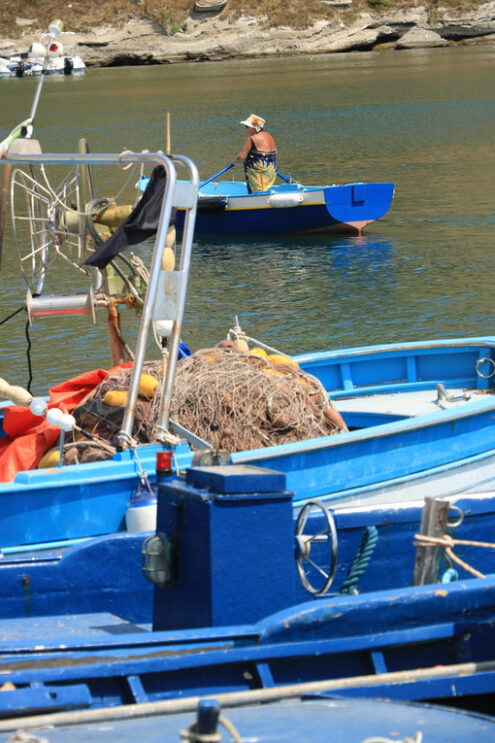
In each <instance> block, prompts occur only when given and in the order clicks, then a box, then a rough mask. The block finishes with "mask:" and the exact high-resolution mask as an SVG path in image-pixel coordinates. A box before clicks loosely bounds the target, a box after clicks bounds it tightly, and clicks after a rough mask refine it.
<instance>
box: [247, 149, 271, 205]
mask: <svg viewBox="0 0 495 743" xmlns="http://www.w3.org/2000/svg"><path fill="white" fill-rule="evenodd" d="M251 142H252V146H251V151H250V152H249V153H248V156H247V157H246V159H245V160H244V172H245V174H246V183H247V187H248V193H253V191H267V190H268V189H269V188H271V186H273V184H274V183H275V180H276V178H277V152H276V151H274V152H259V151H258V150H257V149H256V145H255V144H254V142H253V141H252V140H251Z"/></svg>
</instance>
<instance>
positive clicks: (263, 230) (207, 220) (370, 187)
mask: <svg viewBox="0 0 495 743" xmlns="http://www.w3.org/2000/svg"><path fill="white" fill-rule="evenodd" d="M288 194H289V195H292V194H293V195H294V196H295V197H300V198H301V199H302V201H300V202H297V203H295V204H294V205H293V206H285V205H284V206H282V207H281V206H278V205H277V202H276V201H274V199H273V197H274V196H275V197H278V196H279V197H282V199H283V197H284V196H287V195H288ZM393 195H394V184H393V183H353V184H347V185H345V186H324V187H298V186H297V185H288V184H284V185H280V186H274V187H272V188H271V189H270V191H267V192H261V193H258V194H248V193H247V190H246V186H245V184H243V183H235V182H232V181H222V182H220V183H209V184H208V185H207V186H205V187H204V188H203V189H201V191H200V197H199V199H198V212H197V215H196V227H195V234H196V235H202V234H216V235H244V236H260V235H267V236H268V235H297V234H313V233H339V234H346V233H347V234H360V233H361V231H362V230H363V229H364V228H365V227H366V226H367V225H368V224H370V223H371V222H374V221H375V220H377V219H380V218H381V217H383V216H384V215H385V214H386V213H387V212H388V210H389V208H390V205H391V203H392V199H393ZM202 197H203V198H202ZM204 197H206V198H204ZM212 197H214V198H217V199H218V201H217V206H218V208H216V209H215V208H214V204H213V206H212V205H211V198H212ZM282 203H284V202H283V201H282ZM207 204H208V206H207ZM183 224H184V212H183V211H181V210H179V211H178V214H177V221H176V225H177V228H178V229H179V230H180V229H182V227H183Z"/></svg>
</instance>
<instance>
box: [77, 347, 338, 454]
mask: <svg viewBox="0 0 495 743" xmlns="http://www.w3.org/2000/svg"><path fill="white" fill-rule="evenodd" d="M232 346H233V344H232ZM232 346H227V347H219V346H216V347H214V348H209V349H202V350H199V351H196V352H195V353H194V354H193V355H192V356H190V357H188V358H186V359H183V360H181V361H179V362H178V364H177V373H176V377H175V384H174V394H173V398H172V405H171V410H170V417H171V418H172V419H173V420H175V421H177V422H178V423H180V424H181V425H182V426H183V427H185V428H187V429H188V430H190V431H191V432H192V433H194V434H195V435H196V436H199V437H200V438H201V439H203V440H204V441H207V442H209V443H210V444H211V445H212V446H215V445H216V444H217V443H218V444H219V445H220V448H221V449H223V450H225V451H228V452H236V451H243V450H248V449H258V448H262V447H267V446H274V445H278V444H286V443H290V442H293V441H301V440H304V439H310V438H316V437H320V436H328V435H331V434H334V433H338V432H341V431H343V430H346V427H345V424H344V422H343V421H342V419H341V418H340V416H339V414H338V413H337V411H335V409H334V407H333V405H332V402H331V401H330V399H329V398H328V395H327V393H326V392H325V390H324V388H323V387H322V385H321V384H320V382H319V381H318V380H317V379H316V378H315V377H312V376H311V375H309V374H307V373H305V372H303V371H302V370H301V369H300V368H299V366H298V365H297V364H296V363H295V362H293V361H292V360H291V359H289V358H288V357H284V356H280V355H271V356H264V355H257V354H256V353H253V352H251V353H246V352H241V351H237V350H236V349H235V348H234V347H232ZM131 373H132V370H131V369H120V370H118V371H117V372H116V373H114V374H112V375H110V376H108V377H107V378H106V379H105V380H104V381H103V382H102V383H101V384H100V385H99V386H98V387H96V388H95V389H94V390H93V391H92V392H91V393H90V395H88V397H87V398H86V399H85V400H84V401H83V402H82V404H81V405H80V406H79V407H78V408H76V410H75V411H74V416H75V418H76V422H77V424H78V426H80V427H81V428H82V429H85V430H88V431H90V432H92V433H93V434H96V435H97V436H98V438H100V439H102V440H104V441H106V442H108V443H113V441H114V438H115V435H116V434H117V433H118V431H119V430H120V428H121V424H122V418H123V414H124V407H123V406H111V405H108V404H106V403H105V402H104V397H105V394H106V393H107V392H109V391H110V390H123V391H125V390H128V388H129V382H130V378H131ZM143 373H145V374H149V375H151V376H153V377H155V378H156V379H157V380H158V381H159V382H161V379H162V362H161V361H151V362H147V363H145V364H144V368H143ZM157 389H158V390H159V387H158V388H157ZM159 411H160V395H159V393H158V392H157V393H156V394H155V395H154V396H153V397H152V398H151V399H145V398H143V397H142V396H140V397H139V398H138V402H137V405H136V412H135V420H134V427H133V432H132V436H133V438H134V439H135V441H136V442H137V443H139V444H141V443H147V442H151V441H153V439H154V432H155V428H156V425H157V423H158V418H159ZM212 423H215V424H217V426H218V432H217V434H216V435H215V437H216V436H218V441H217V440H216V438H215V439H214V434H213V433H212V428H211V426H212ZM82 448H83V449H84V451H83V452H80V453H79V461H88V459H89V458H99V459H101V458H104V457H105V456H106V453H105V451H104V450H102V449H101V447H100V446H96V447H94V446H92V445H91V442H88V443H87V444H85V446H83V447H82ZM94 449H96V450H95V451H93V450H94ZM73 456H74V452H71V450H70V449H68V450H67V452H66V455H65V457H64V461H65V459H67V461H70V458H71V457H73ZM108 456H109V455H108Z"/></svg>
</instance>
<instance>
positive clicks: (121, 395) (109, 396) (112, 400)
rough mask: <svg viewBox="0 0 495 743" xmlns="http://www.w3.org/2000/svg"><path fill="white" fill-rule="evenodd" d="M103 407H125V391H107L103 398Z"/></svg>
mask: <svg viewBox="0 0 495 743" xmlns="http://www.w3.org/2000/svg"><path fill="white" fill-rule="evenodd" d="M103 402H104V403H105V405H113V406H116V407H118V406H119V405H127V392H126V391H125V390H108V392H105V396H104V398H103Z"/></svg>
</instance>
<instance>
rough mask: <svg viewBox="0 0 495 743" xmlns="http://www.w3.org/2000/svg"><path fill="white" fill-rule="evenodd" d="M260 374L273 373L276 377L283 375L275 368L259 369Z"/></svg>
mask: <svg viewBox="0 0 495 743" xmlns="http://www.w3.org/2000/svg"><path fill="white" fill-rule="evenodd" d="M260 371H261V373H262V374H275V375H276V376H277V377H283V376H284V375H283V374H282V372H279V371H275V369H268V368H267V369H261V370H260Z"/></svg>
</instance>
